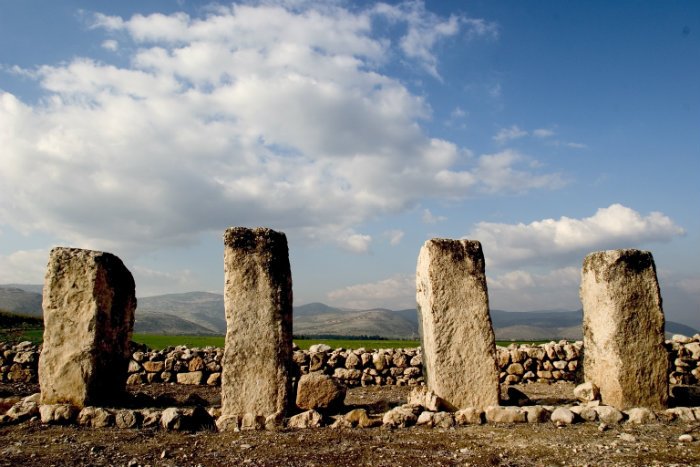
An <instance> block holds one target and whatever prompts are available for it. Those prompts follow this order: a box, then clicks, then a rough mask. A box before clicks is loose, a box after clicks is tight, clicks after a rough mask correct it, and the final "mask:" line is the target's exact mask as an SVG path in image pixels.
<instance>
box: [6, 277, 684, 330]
mask: <svg viewBox="0 0 700 467" xmlns="http://www.w3.org/2000/svg"><path fill="white" fill-rule="evenodd" d="M41 289H42V286H40V285H22V284H7V285H0V309H2V310H6V311H9V312H13V313H21V314H26V315H35V316H41V314H42V311H41ZM37 290H38V291H39V292H36V291H37ZM582 316H583V311H582V310H577V311H566V310H544V311H528V312H509V311H502V310H491V320H492V322H493V328H494V333H495V334H496V339H497V340H549V339H556V340H558V339H568V340H580V339H581V338H582V330H581V322H582ZM134 332H136V333H141V334H171V335H211V334H218V335H223V334H225V333H226V317H225V312H224V297H223V295H222V294H216V293H207V292H188V293H180V294H168V295H159V296H155V297H141V298H139V299H138V306H137V309H136V322H135V325H134ZM697 332H698V331H697V330H696V329H693V328H691V327H689V326H686V325H684V324H680V323H676V322H673V321H666V337H667V338H668V337H670V336H671V335H673V334H685V335H689V336H692V335H694V334H696V333H697ZM294 334H296V335H301V334H303V335H309V336H314V335H341V336H381V337H386V338H400V339H415V338H417V336H418V314H417V312H416V310H415V309H405V310H398V311H394V310H388V309H385V308H376V309H371V310H348V309H342V308H336V307H332V306H328V305H325V304H323V303H309V304H307V305H301V306H296V307H294Z"/></svg>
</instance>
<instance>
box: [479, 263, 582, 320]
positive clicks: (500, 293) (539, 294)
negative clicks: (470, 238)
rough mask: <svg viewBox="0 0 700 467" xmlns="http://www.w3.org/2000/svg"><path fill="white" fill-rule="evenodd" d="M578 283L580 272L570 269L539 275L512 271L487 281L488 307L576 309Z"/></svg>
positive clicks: (579, 304) (520, 309)
mask: <svg viewBox="0 0 700 467" xmlns="http://www.w3.org/2000/svg"><path fill="white" fill-rule="evenodd" d="M487 268H488V266H487ZM580 282H581V269H580V268H578V267H574V266H567V267H564V268H561V269H555V270H553V271H549V272H547V273H540V274H538V273H533V272H529V271H525V270H522V269H516V270H514V271H509V272H507V273H504V274H500V275H495V276H489V277H488V278H487V284H488V289H489V304H490V306H491V308H493V309H501V310H506V311H533V310H552V309H563V310H576V309H578V308H580V306H581V302H580V299H579V296H578V288H579V284H580Z"/></svg>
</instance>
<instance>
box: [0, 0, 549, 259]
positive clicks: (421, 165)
mask: <svg viewBox="0 0 700 467" xmlns="http://www.w3.org/2000/svg"><path fill="white" fill-rule="evenodd" d="M205 11H207V13H206V14H205V15H204V16H201V17H191V16H188V15H187V14H184V13H176V14H172V15H163V14H152V15H149V16H142V15H135V16H133V17H131V18H121V17H118V16H107V15H103V14H95V15H94V16H93V17H92V21H91V23H90V27H91V28H93V29H95V30H98V31H100V32H101V33H102V34H104V36H105V38H104V40H103V41H102V42H101V43H102V45H103V51H104V52H105V53H109V52H110V51H111V52H113V53H114V54H115V55H114V57H115V58H114V62H113V63H105V62H102V61H97V60H94V59H92V58H89V57H75V58H72V59H71V60H69V61H67V62H62V63H58V64H43V65H40V66H37V67H36V68H35V69H18V68H16V67H15V69H14V70H15V72H17V73H21V74H23V75H24V76H26V77H30V78H32V79H34V80H36V82H37V83H38V86H39V89H40V91H41V92H42V95H41V98H40V99H38V100H37V101H36V102H23V101H21V100H20V99H19V98H17V97H16V96H15V95H13V94H12V93H10V92H7V91H3V90H0V147H2V148H3V157H2V170H1V171H0V185H2V186H3V189H4V190H3V191H4V196H3V197H2V198H1V199H0V219H2V222H3V223H5V224H6V225H9V226H11V227H12V228H14V229H16V230H17V231H20V232H33V231H39V232H44V233H50V234H52V235H53V236H54V237H55V238H57V239H60V240H61V241H64V242H66V243H69V244H72V245H75V246H80V247H85V248H96V249H103V250H111V251H119V252H120V253H124V254H127V253H128V254H138V253H139V252H145V251H152V250H153V249H158V248H166V247H172V246H177V245H187V244H191V243H193V242H195V241H197V238H198V237H199V236H200V235H201V234H202V233H203V232H212V231H219V232H220V231H222V230H223V229H224V228H225V227H227V226H230V225H249V226H256V225H267V226H271V227H273V228H277V229H282V230H284V231H285V232H287V234H288V235H289V236H290V237H292V238H294V239H296V240H297V241H311V242H319V241H320V242H326V243H335V244H337V245H338V246H339V247H340V248H343V249H345V250H346V251H350V252H356V253H365V252H367V251H369V250H370V245H371V242H372V238H371V237H369V236H367V235H365V234H363V233H362V232H357V231H356V228H357V226H359V225H361V224H362V223H365V222H367V221H371V220H373V219H376V218H377V217H378V216H381V215H384V214H394V213H399V212H404V211H406V210H408V209H412V208H415V207H416V206H418V205H419V204H420V201H421V200H423V199H426V198H449V199H465V198H469V197H470V196H473V195H475V194H483V193H495V192H510V191H523V190H530V189H541V188H556V187H557V186H560V185H561V183H562V182H561V177H560V176H559V175H558V174H546V173H537V172H536V171H535V169H533V168H532V165H531V164H528V163H527V161H524V160H523V159H522V158H521V157H519V156H517V155H515V154H514V153H509V152H504V153H501V154H496V155H482V156H480V157H471V156H470V154H469V151H468V150H466V148H461V147H458V146H457V145H455V144H454V143H452V142H450V141H446V140H442V139H438V138H432V137H430V135H428V134H426V132H425V131H424V130H423V128H422V127H421V123H422V122H424V121H425V120H426V119H430V118H431V109H430V106H429V105H428V104H427V103H426V102H425V100H424V98H423V97H422V96H421V95H419V94H414V93H412V92H411V91H409V89H408V88H407V87H406V86H405V85H404V84H403V83H402V82H401V81H400V80H398V79H396V78H394V77H392V76H391V75H389V74H388V73H387V72H386V71H385V70H387V69H389V67H390V66H408V67H411V68H415V69H416V70H422V73H423V74H424V76H425V74H426V73H427V75H428V76H427V79H439V72H438V70H439V63H440V62H439V56H438V55H437V54H436V52H435V50H436V47H437V45H438V44H440V43H441V42H443V41H444V40H447V39H448V38H449V39H450V40H460V41H469V40H479V39H484V38H486V39H490V40H492V39H495V38H497V37H498V33H497V27H496V26H495V25H493V24H491V23H488V22H487V21H484V20H482V19H478V18H468V17H466V16H450V17H449V18H443V17H440V16H438V15H436V14H433V13H431V12H428V11H427V10H426V9H425V6H424V4H423V3H422V2H417V1H412V2H405V3H400V4H397V5H394V6H389V5H384V4H379V5H375V6H371V7H368V8H366V9H355V10H351V9H346V8H341V7H339V6H337V4H335V3H327V2H284V1H280V2H274V1H273V2H263V3H262V4H259V5H256V6H252V5H235V4H234V5H233V6H230V7H223V6H222V7H212V8H210V9H208V10H205ZM386 25H389V26H390V27H384V26H386ZM390 32H391V34H390ZM124 63H126V65H124ZM431 76H432V77H431Z"/></svg>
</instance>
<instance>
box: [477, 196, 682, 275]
mask: <svg viewBox="0 0 700 467" xmlns="http://www.w3.org/2000/svg"><path fill="white" fill-rule="evenodd" d="M684 234H685V230H684V229H683V228H682V227H680V226H678V225H676V224H675V223H674V222H673V221H672V220H671V219H670V218H669V217H667V216H665V215H663V214H662V213H660V212H652V213H650V214H648V215H647V216H642V215H641V214H640V213H638V212H637V211H635V210H633V209H631V208H628V207H626V206H623V205H621V204H613V205H611V206H609V207H607V208H601V209H598V211H597V212H596V213H595V214H594V215H593V216H591V217H586V218H583V219H573V218H570V217H561V218H560V219H543V220H541V221H535V222H531V223H530V224H522V223H521V224H503V223H492V222H480V223H478V224H476V227H475V228H474V229H473V230H472V231H471V232H470V234H469V235H468V237H469V238H471V239H475V240H480V241H481V243H482V244H483V245H484V254H485V256H486V259H487V264H492V265H499V266H500V265H503V264H523V263H526V262H536V263H547V262H549V263H556V262H558V261H570V260H571V258H572V255H580V254H582V253H584V254H585V253H586V252H592V251H596V250H603V249H612V248H636V247H639V246H640V245H641V244H644V243H647V242H655V241H668V240H670V239H671V238H673V237H676V236H680V235H684ZM580 260H581V261H583V257H581V258H580Z"/></svg>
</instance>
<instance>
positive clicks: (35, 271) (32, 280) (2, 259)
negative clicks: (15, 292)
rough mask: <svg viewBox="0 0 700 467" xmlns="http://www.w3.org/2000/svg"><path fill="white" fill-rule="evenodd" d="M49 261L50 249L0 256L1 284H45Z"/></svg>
mask: <svg viewBox="0 0 700 467" xmlns="http://www.w3.org/2000/svg"><path fill="white" fill-rule="evenodd" d="M48 261H49V250H48V249H37V250H19V251H15V252H14V253H12V254H9V255H5V256H3V255H0V284H8V283H15V284H43V283H44V276H45V275H46V265H47V264H48Z"/></svg>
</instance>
